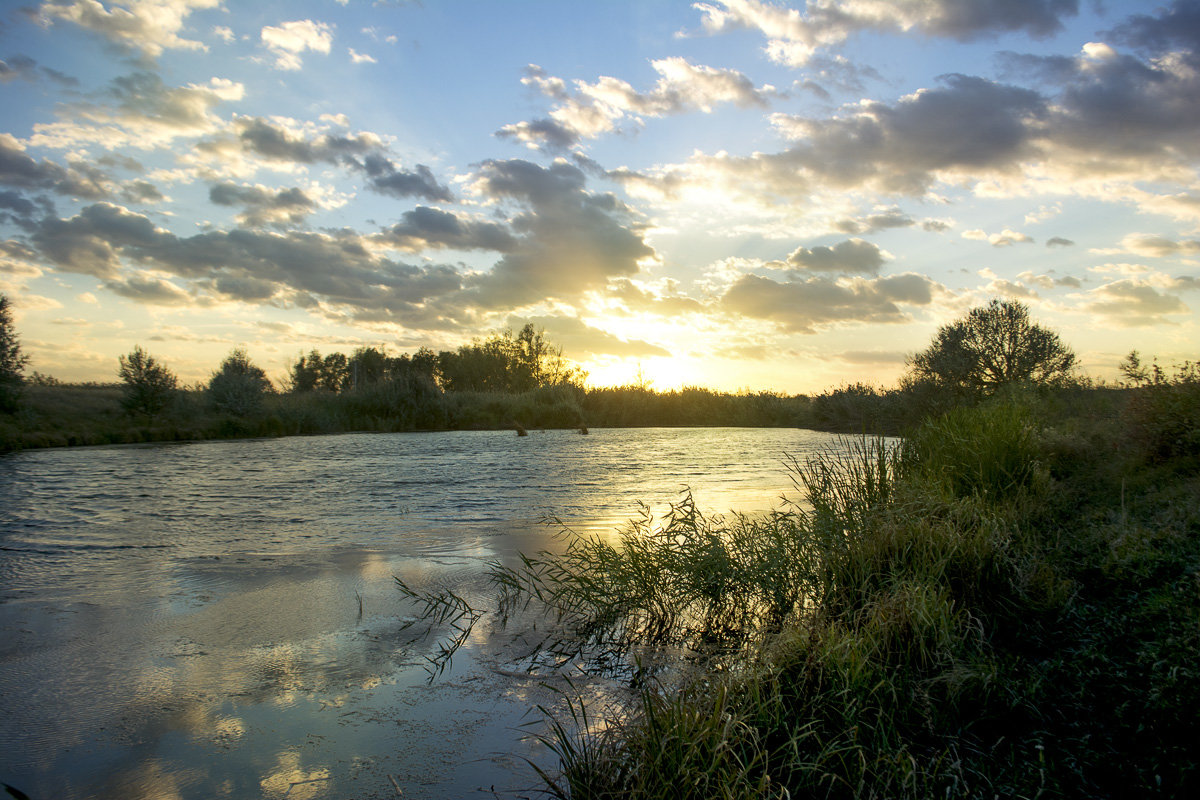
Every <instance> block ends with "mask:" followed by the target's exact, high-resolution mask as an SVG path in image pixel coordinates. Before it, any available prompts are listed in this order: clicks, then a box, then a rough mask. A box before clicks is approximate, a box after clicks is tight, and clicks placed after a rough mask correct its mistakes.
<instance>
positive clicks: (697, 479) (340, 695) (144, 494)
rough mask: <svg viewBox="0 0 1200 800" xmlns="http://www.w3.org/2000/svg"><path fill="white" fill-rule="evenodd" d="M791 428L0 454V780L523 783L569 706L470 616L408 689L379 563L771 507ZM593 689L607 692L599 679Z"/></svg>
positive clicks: (443, 575)
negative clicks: (679, 514) (660, 516)
mask: <svg viewBox="0 0 1200 800" xmlns="http://www.w3.org/2000/svg"><path fill="white" fill-rule="evenodd" d="M830 442H831V439H830V437H828V436H826V435H824V434H818V433H813V432H810V431H794V430H783V431H780V430H729V429H721V430H711V429H703V430H695V429H688V430H594V431H593V432H592V434H591V435H590V436H580V435H578V434H576V433H573V432H567V431H555V432H542V433H537V432H534V433H531V435H530V436H528V437H524V438H518V437H516V436H514V435H513V434H511V433H496V432H477V433H476V432H472V433H441V434H397V435H350V436H335V437H312V438H293V439H279V440H269V441H241V442H207V443H196V444H181V445H159V446H144V447H142V446H134V447H130V446H126V447H110V448H88V449H79V450H57V451H36V452H30V453H19V454H14V455H9V456H5V457H2V458H0V509H2V511H0V697H2V703H3V709H2V710H3V714H2V719H3V721H2V723H0V781H4V782H6V783H9V784H12V785H14V786H16V787H18V788H20V789H22V790H23V791H25V792H26V793H28V794H30V795H31V796H32V797H34V798H35V800H39V798H51V797H53V798H91V797H122V798H133V799H137V798H145V799H146V800H151V799H153V800H160V799H162V798H193V797H194V798H200V797H203V798H209V797H258V796H262V797H272V798H273V797H281V798H282V797H287V798H289V800H294V798H341V797H359V798H369V797H396V796H397V794H396V792H397V788H399V789H400V790H402V791H403V796H405V797H458V796H463V795H466V794H469V793H471V792H474V791H477V790H479V789H480V788H483V789H487V788H488V787H490V786H492V785H495V786H496V787H497V789H499V788H510V789H511V788H517V787H521V786H525V787H528V786H532V785H535V784H536V781H535V780H534V778H533V777H532V775H531V773H530V771H529V770H528V768H527V767H525V766H524V765H523V762H522V761H521V757H527V758H532V759H534V760H535V761H538V760H540V761H542V762H543V763H544V762H545V760H546V758H547V754H546V753H545V752H543V751H541V750H539V748H538V747H537V746H536V745H535V744H533V743H530V742H522V741H521V731H520V730H519V728H520V726H521V725H522V724H523V723H527V722H529V721H530V717H529V713H528V712H529V710H530V709H531V708H533V707H535V706H537V705H539V704H541V705H544V706H547V707H552V706H554V705H555V704H556V703H558V702H559V701H560V700H561V698H560V697H559V696H558V695H556V694H555V693H554V692H552V691H550V690H549V689H547V688H546V687H545V686H543V685H542V683H541V681H542V680H543V679H544V678H543V677H530V676H522V675H520V674H513V673H512V672H511V670H508V669H505V668H504V667H505V665H509V664H511V663H512V656H513V654H512V653H510V652H508V651H506V642H507V641H508V639H507V638H506V635H505V634H502V633H493V632H491V631H489V629H488V628H487V627H486V626H481V627H480V628H479V629H478V630H476V631H474V632H473V634H472V637H471V640H470V642H469V643H468V646H467V647H466V648H464V650H463V651H461V652H460V653H459V654H456V656H455V658H454V661H453V664H452V665H451V668H450V669H449V670H448V671H447V672H446V673H444V674H443V676H442V677H441V678H440V679H439V680H438V681H436V682H435V683H433V684H432V685H428V684H427V683H426V674H425V672H424V671H423V669H422V668H421V667H422V665H423V664H424V657H425V656H426V655H427V654H428V653H429V651H430V648H432V647H434V646H435V645H436V637H433V638H431V639H426V640H414V637H413V636H412V635H411V632H408V631H404V630H402V627H403V626H402V617H403V615H405V614H406V613H408V611H407V610H406V609H405V608H404V606H403V605H402V603H401V602H400V597H399V594H398V592H397V591H396V590H395V586H394V583H393V580H392V576H399V577H401V578H402V579H403V580H404V581H405V582H406V583H408V584H409V585H410V586H413V587H415V588H422V587H429V586H435V585H437V586H449V587H452V588H454V590H455V591H456V592H458V593H460V594H462V595H464V596H466V597H467V598H468V599H469V600H470V601H471V602H472V603H473V604H478V605H481V606H482V607H485V608H486V607H490V605H489V604H490V602H491V598H490V594H489V591H488V587H487V586H486V583H485V581H484V570H485V563H486V562H487V561H488V560H492V559H499V560H501V561H502V562H505V563H509V564H512V563H513V562H514V561H515V557H516V553H517V552H519V551H526V552H530V551H535V550H538V549H541V548H544V547H547V546H551V545H552V542H551V539H550V537H551V535H552V533H553V530H551V529H549V528H547V527H545V526H540V525H538V524H536V523H537V520H538V518H539V517H540V516H541V515H542V514H544V513H546V512H554V513H555V514H557V515H558V516H559V517H560V518H562V519H563V520H564V521H566V522H568V523H570V524H571V525H572V527H575V528H577V529H587V530H611V529H612V528H614V527H615V526H618V525H620V524H621V523H622V521H624V520H626V519H628V518H629V517H632V516H634V515H636V514H637V513H638V510H637V503H638V502H639V501H644V502H647V503H650V504H652V505H655V506H658V507H659V508H663V507H665V505H666V504H667V503H668V502H670V501H673V500H677V499H678V498H679V496H680V491H681V489H682V488H683V487H685V486H690V487H691V488H692V489H693V490H694V491H695V494H696V497H697V501H698V504H699V505H701V506H702V507H704V508H707V509H712V510H717V511H727V510H730V509H736V510H741V511H757V510H766V509H768V508H770V507H772V506H774V505H777V504H778V500H779V497H780V495H781V494H782V493H784V492H788V493H790V492H791V485H790V479H789V477H788V476H787V474H786V473H785V471H784V470H783V468H782V458H783V456H784V455H785V454H792V455H798V456H803V455H804V453H806V452H810V451H811V450H812V449H813V448H817V447H823V446H827V445H828V444H829V443H830ZM585 688H590V689H591V690H594V691H597V692H599V691H603V689H604V687H603V686H602V685H601V684H600V682H598V681H594V682H592V685H591V686H590V687H585Z"/></svg>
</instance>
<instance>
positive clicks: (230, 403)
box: [208, 349, 271, 417]
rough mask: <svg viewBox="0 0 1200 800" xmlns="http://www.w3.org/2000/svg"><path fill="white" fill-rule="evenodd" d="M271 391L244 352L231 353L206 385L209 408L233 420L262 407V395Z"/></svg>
mask: <svg viewBox="0 0 1200 800" xmlns="http://www.w3.org/2000/svg"><path fill="white" fill-rule="evenodd" d="M270 391H271V382H270V381H269V380H268V379H267V373H266V372H264V371H263V370H262V369H261V368H260V367H258V366H256V365H255V364H254V363H253V362H252V361H251V360H250V357H249V356H248V355H246V351H245V350H241V349H237V350H234V351H232V352H231V353H230V354H229V355H228V356H226V357H225V360H224V361H222V362H221V367H220V369H218V370H217V371H216V372H214V373H213V376H212V378H211V379H210V380H209V382H208V397H209V402H210V403H211V405H212V407H213V408H214V409H215V410H217V411H219V412H221V413H225V414H231V415H233V416H235V417H246V416H249V415H250V414H253V413H255V412H257V411H259V410H260V409H261V408H262V401H263V395H265V394H266V393H267V392H270Z"/></svg>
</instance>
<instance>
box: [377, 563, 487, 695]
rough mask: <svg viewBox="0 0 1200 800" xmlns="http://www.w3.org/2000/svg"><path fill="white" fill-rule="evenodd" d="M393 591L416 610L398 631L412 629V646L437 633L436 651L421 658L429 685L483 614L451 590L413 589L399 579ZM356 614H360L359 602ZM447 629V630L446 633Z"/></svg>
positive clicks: (447, 666)
mask: <svg viewBox="0 0 1200 800" xmlns="http://www.w3.org/2000/svg"><path fill="white" fill-rule="evenodd" d="M393 579H394V580H395V581H396V588H397V589H399V590H400V594H401V595H402V596H403V597H404V598H406V599H407V600H409V601H411V602H412V603H413V604H414V605H415V606H416V608H417V614H416V615H415V616H411V617H409V618H407V619H405V620H404V621H403V623H402V624H401V628H400V629H401V630H410V629H413V628H415V629H416V630H415V635H414V636H413V637H412V639H411V643H416V642H419V641H423V640H426V639H428V638H429V637H430V636H432V635H433V634H434V632H435V631H437V632H438V636H439V638H438V639H437V640H436V641H435V646H436V650H435V651H434V652H432V653H430V654H427V655H425V656H424V659H425V672H426V674H427V675H428V678H429V681H430V682H431V683H432V682H433V681H434V680H436V679H437V677H438V676H439V675H441V674H442V673H443V672H445V671H446V670H447V669H449V668H450V666H451V663H452V661H453V658H454V654H455V653H457V652H458V650H459V649H460V648H461V647H462V646H463V645H464V644H465V643H466V641H467V639H468V638H469V637H470V635H471V631H472V630H473V629H474V627H475V625H476V624H477V623H478V622H479V620H480V619H482V617H483V615H484V613H486V612H485V611H483V610H482V609H477V608H474V607H472V606H471V604H470V603H469V602H467V600H466V599H464V598H463V597H462V596H460V595H458V594H456V593H455V592H454V591H453V590H452V589H449V588H445V587H440V588H434V589H431V590H427V591H421V590H418V589H414V588H412V587H411V586H409V585H408V584H407V583H405V582H404V581H403V580H401V579H400V578H398V577H393ZM359 613H360V615H361V613H362V606H361V600H360V606H359ZM446 629H448V630H446Z"/></svg>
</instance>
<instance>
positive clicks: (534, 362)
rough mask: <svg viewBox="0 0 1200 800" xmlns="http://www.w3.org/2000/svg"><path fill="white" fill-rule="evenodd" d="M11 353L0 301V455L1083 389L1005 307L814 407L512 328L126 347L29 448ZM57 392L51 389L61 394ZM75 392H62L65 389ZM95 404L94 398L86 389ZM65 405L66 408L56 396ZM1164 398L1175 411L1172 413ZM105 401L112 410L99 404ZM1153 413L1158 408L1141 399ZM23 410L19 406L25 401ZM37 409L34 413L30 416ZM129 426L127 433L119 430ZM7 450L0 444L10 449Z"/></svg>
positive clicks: (761, 419)
mask: <svg viewBox="0 0 1200 800" xmlns="http://www.w3.org/2000/svg"><path fill="white" fill-rule="evenodd" d="M27 364H28V358H27V357H26V356H25V355H24V354H23V353H22V352H21V348H20V343H19V340H18V338H17V335H16V332H15V330H14V327H13V324H12V316H11V309H10V304H9V301H8V299H7V298H5V297H3V296H2V295H0V439H2V440H5V442H3V443H0V446H3V447H9V448H11V447H13V446H39V445H40V444H49V443H61V442H65V443H104V442H105V441H138V440H154V439H161V438H211V437H214V436H222V437H229V436H246V435H261V436H271V435H288V434H297V433H337V432H343V431H350V430H383V431H399V430H446V429H480V428H513V427H516V428H520V427H522V426H523V427H526V428H570V427H580V428H583V427H585V426H588V425H591V426H594V427H637V426H673V425H690V426H695V425H700V426H704V425H716V426H756V427H783V426H786V427H807V428H817V429H822V430H834V431H844V432H849V433H862V432H877V433H889V434H902V433H904V432H905V431H906V430H909V429H911V428H912V427H914V426H915V425H916V424H917V423H918V422H919V421H920V420H922V419H924V418H927V417H929V416H931V415H935V414H938V413H942V412H944V411H947V410H949V409H951V408H954V407H958V406H962V405H971V404H975V403H978V402H981V401H982V400H984V399H986V398H989V397H993V396H995V395H997V394H1000V393H1003V392H1007V391H1010V390H1011V389H1013V388H1014V387H1026V386H1032V387H1036V388H1040V389H1043V390H1049V389H1060V390H1087V389H1088V387H1089V386H1091V385H1092V384H1091V383H1090V382H1089V381H1087V379H1086V378H1081V377H1080V376H1079V374H1078V370H1077V363H1076V357H1075V354H1074V353H1073V351H1072V350H1071V349H1070V347H1068V346H1067V345H1066V344H1065V343H1064V342H1063V341H1062V340H1061V339H1060V337H1059V336H1058V335H1057V334H1056V333H1054V332H1053V331H1052V330H1050V329H1048V328H1046V327H1044V326H1042V325H1040V324H1038V323H1037V322H1035V321H1034V320H1033V319H1032V318H1031V317H1030V314H1029V309H1028V308H1027V307H1026V306H1025V305H1024V304H1022V303H1020V302H1017V301H1014V300H1003V299H996V300H993V301H991V302H990V303H988V304H987V305H984V306H980V307H978V308H974V309H972V310H970V311H969V312H968V313H967V314H965V315H964V316H963V317H961V318H960V319H957V320H954V321H952V322H950V323H948V324H946V325H943V326H941V327H940V328H939V329H938V330H937V332H936V334H935V335H934V337H933V339H932V341H931V342H930V344H929V345H928V346H927V347H926V348H925V349H924V350H922V351H920V352H917V353H914V354H912V355H910V356H909V358H908V359H907V364H906V366H907V369H906V371H905V373H904V375H903V377H902V378H901V380H900V381H899V383H898V385H897V386H895V387H891V388H884V387H878V386H874V385H871V384H867V383H862V382H857V383H849V384H845V385H843V386H840V387H836V388H831V389H829V390H826V391H824V392H822V393H820V394H818V395H815V396H812V397H808V396H804V395H793V396H787V395H783V394H781V393H777V392H757V393H749V392H740V393H737V394H729V393H723V392H716V391H712V390H709V389H704V388H701V387H694V386H693V387H685V388H683V389H680V390H671V391H656V390H653V389H651V388H650V386H649V385H648V384H647V383H638V384H632V385H626V386H619V387H587V386H585V380H586V374H585V373H583V372H582V371H581V370H580V369H579V368H578V367H576V366H575V365H574V364H573V363H572V362H571V361H569V360H568V359H567V358H566V357H564V355H563V350H562V348H561V347H560V346H557V345H555V344H553V343H552V342H550V341H549V340H548V338H547V337H546V334H545V332H544V331H542V330H539V329H536V328H535V327H534V326H533V325H531V324H530V325H525V326H524V327H523V328H521V329H520V330H519V331H517V332H515V333H514V332H513V331H511V330H507V331H504V332H501V333H496V334H493V335H491V336H488V337H486V338H477V339H474V340H472V341H471V342H469V343H467V344H464V345H462V346H460V347H458V348H457V349H453V350H442V351H440V352H435V351H434V350H431V349H429V348H421V349H420V350H418V351H416V352H415V353H411V354H410V353H401V354H399V355H393V354H390V353H388V352H386V350H384V349H382V348H375V347H361V348H358V349H357V350H355V351H353V352H352V353H349V354H346V353H341V352H334V353H326V354H322V353H321V352H320V351H319V350H316V349H313V350H310V351H309V352H307V353H302V354H300V355H298V356H297V357H296V359H295V360H294V361H293V362H292V363H291V364H289V367H288V372H287V374H286V376H285V377H284V379H283V380H282V381H281V382H280V384H281V385H279V386H278V387H277V386H275V385H273V384H272V382H271V381H270V380H269V379H268V377H267V375H266V373H265V371H264V370H263V369H262V368H261V367H259V366H258V365H256V364H255V363H254V362H253V360H252V359H251V358H250V356H249V355H248V353H247V352H246V351H245V350H243V349H236V350H234V351H232V352H231V353H230V354H229V355H228V356H227V357H226V358H225V359H224V360H223V361H222V362H221V363H220V365H219V366H218V368H217V369H216V370H215V371H214V372H213V373H212V374H211V375H210V377H209V379H208V380H207V381H205V382H204V383H202V384H200V385H197V386H195V387H188V389H187V390H185V389H184V388H182V387H181V386H180V382H179V380H178V378H177V376H176V375H175V374H174V373H173V372H172V371H171V370H170V369H169V368H168V366H167V365H166V364H164V363H162V362H161V361H160V360H159V359H157V358H156V357H155V356H153V355H151V354H150V353H148V352H146V351H145V350H144V349H143V348H141V347H140V346H136V347H134V349H133V350H132V351H131V352H130V353H128V354H125V355H122V356H120V358H119V359H118V370H117V377H118V378H119V379H120V383H119V384H117V385H116V386H115V387H114V388H111V389H106V390H104V391H109V392H115V394H116V396H115V397H114V398H113V399H114V400H115V403H113V406H111V407H117V408H119V409H120V413H123V414H124V415H125V421H124V422H122V421H121V420H120V419H118V418H116V417H114V416H112V414H110V413H109V412H108V411H105V410H104V409H105V408H109V407H110V406H107V405H104V406H102V405H101V400H100V399H98V398H97V397H96V393H95V392H93V393H92V395H91V396H89V395H87V394H86V393H80V392H79V391H76V393H75V395H73V397H72V402H73V403H75V404H76V406H77V407H76V408H74V409H71V410H70V412H69V413H70V415H71V416H72V417H76V418H84V417H88V412H87V411H86V409H82V408H81V407H80V406H86V405H88V404H89V403H92V404H94V405H95V406H96V409H95V413H94V414H91V416H92V417H95V418H100V417H103V419H102V420H100V422H97V423H96V424H97V425H101V426H103V428H104V430H105V433H103V434H98V433H87V432H84V433H78V434H75V433H64V434H62V435H57V434H56V435H54V436H50V437H43V436H40V434H38V432H37V431H38V429H39V426H41V427H42V428H45V427H54V426H58V427H59V428H60V429H63V430H65V429H66V427H69V426H67V425H66V423H63V422H61V421H55V420H52V419H50V417H52V416H54V413H57V412H55V411H54V410H53V409H52V408H51V406H53V405H54V403H62V402H65V400H63V398H62V397H59V398H58V399H54V398H52V397H50V395H47V394H45V393H43V394H41V395H39V397H38V400H37V402H35V403H33V404H32V405H33V406H35V408H29V409H27V411H28V412H29V413H26V414H25V415H24V417H21V415H18V414H17V413H16V412H17V411H18V409H20V408H21V406H22V402H21V396H22V392H23V391H24V389H25V388H26V386H27V384H30V383H33V384H34V385H35V386H38V387H39V391H40V390H41V389H47V390H48V389H49V388H50V387H49V386H47V384H57V383H58V382H57V381H54V380H53V379H51V378H47V377H46V376H40V375H38V374H37V373H34V376H33V378H32V380H26V379H24V377H23V374H22V372H23V369H24V367H25V366H26V365H27ZM1127 366H1128V369H1127V370H1126V371H1125V372H1124V373H1123V374H1124V375H1125V377H1126V378H1127V379H1128V380H1127V382H1126V383H1124V384H1123V385H1124V386H1126V387H1136V386H1139V385H1140V386H1141V390H1139V391H1142V395H1144V396H1145V397H1151V396H1153V397H1155V398H1164V399H1162V400H1161V403H1166V402H1167V398H1172V397H1175V395H1173V394H1172V392H1175V391H1176V390H1175V388H1172V387H1178V386H1180V385H1187V386H1191V385H1192V384H1194V383H1195V378H1196V368H1195V365H1189V364H1185V365H1184V367H1182V368H1180V370H1181V371H1180V372H1179V374H1178V375H1177V376H1169V375H1167V374H1166V373H1165V372H1164V371H1163V370H1161V369H1160V368H1158V367H1157V365H1155V366H1154V367H1152V368H1151V367H1144V366H1142V365H1141V362H1140V361H1139V357H1138V355H1137V354H1136V353H1131V354H1130V356H1129V357H1128V358H1127ZM58 388H59V394H60V395H62V394H63V392H65V391H66V387H65V386H60V387H58ZM78 388H79V387H76V389H78ZM98 391H99V389H98ZM64 396H65V395H64ZM1188 397H1190V395H1188V394H1187V393H1186V392H1185V393H1184V395H1183V396H1182V399H1181V398H1175V400H1172V401H1171V402H1172V403H1174V405H1172V406H1171V409H1172V412H1171V413H1172V415H1173V416H1174V417H1175V418H1178V419H1180V424H1182V425H1185V426H1186V425H1187V424H1188V422H1187V421H1188V419H1190V418H1191V417H1190V414H1192V413H1193V412H1190V411H1188V408H1189V406H1188V403H1189V402H1190V401H1189V400H1188V399H1187V398H1188ZM1176 400H1178V402H1176ZM103 402H104V403H109V402H111V401H109V400H104V401H103ZM1156 402H1160V401H1156ZM26 405H29V404H26ZM36 406H40V408H36ZM134 429H136V430H134ZM13 442H15V444H14V443H13Z"/></svg>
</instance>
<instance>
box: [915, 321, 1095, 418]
mask: <svg viewBox="0 0 1200 800" xmlns="http://www.w3.org/2000/svg"><path fill="white" fill-rule="evenodd" d="M1074 366H1075V354H1074V353H1073V352H1072V351H1071V349H1070V348H1069V347H1067V346H1066V345H1065V344H1064V343H1063V342H1062V341H1061V340H1060V339H1059V337H1058V334H1056V333H1054V332H1052V331H1050V330H1048V329H1046V328H1043V327H1042V326H1041V325H1038V324H1037V323H1034V322H1032V321H1031V320H1030V319H1029V309H1028V308H1027V307H1026V306H1025V305H1024V304H1022V303H1019V302H1017V301H1015V300H1000V299H993V300H992V301H991V302H990V303H988V304H987V305H986V306H982V307H979V308H973V309H971V310H970V311H969V312H968V313H967V315H966V317H964V318H962V319H960V320H956V321H955V322H952V323H950V324H948V325H943V326H942V327H940V328H938V331H937V334H936V335H935V336H934V340H933V342H932V344H930V346H929V347H928V348H927V349H925V350H923V351H921V352H920V353H917V354H916V355H914V356H912V357H910V358H909V360H908V369H909V374H908V376H907V382H908V384H910V385H920V384H922V383H929V384H932V385H933V386H935V387H937V388H938V389H940V390H944V391H950V392H953V393H955V394H959V395H963V396H972V397H977V396H980V395H990V394H994V393H995V392H996V391H997V390H998V389H1000V388H1001V387H1004V386H1009V385H1013V384H1019V383H1033V384H1040V385H1046V384H1049V385H1053V384H1060V383H1063V382H1064V381H1065V380H1066V379H1067V378H1069V376H1070V375H1071V373H1072V370H1073V369H1074Z"/></svg>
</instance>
